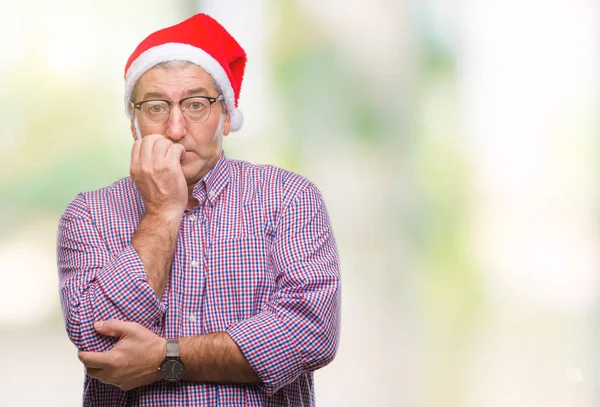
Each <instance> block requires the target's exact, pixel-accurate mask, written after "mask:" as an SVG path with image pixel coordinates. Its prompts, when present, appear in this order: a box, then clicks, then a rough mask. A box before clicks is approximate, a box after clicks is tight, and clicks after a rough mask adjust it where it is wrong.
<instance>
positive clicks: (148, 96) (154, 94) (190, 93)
mask: <svg viewBox="0 0 600 407" xmlns="http://www.w3.org/2000/svg"><path fill="white" fill-rule="evenodd" d="M185 94H186V96H193V95H199V94H204V95H208V90H206V88H203V87H202V86H199V87H197V88H193V89H189V90H187V91H186V92H185ZM148 99H166V98H165V95H163V94H162V93H160V92H147V93H145V94H144V97H143V98H142V100H148Z"/></svg>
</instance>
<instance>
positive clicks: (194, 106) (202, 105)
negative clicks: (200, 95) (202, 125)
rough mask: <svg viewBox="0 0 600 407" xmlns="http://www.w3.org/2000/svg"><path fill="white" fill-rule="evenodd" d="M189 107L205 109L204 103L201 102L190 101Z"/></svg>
mask: <svg viewBox="0 0 600 407" xmlns="http://www.w3.org/2000/svg"><path fill="white" fill-rule="evenodd" d="M188 109H190V110H202V109H204V104H202V103H201V102H192V103H190V106H189V107H188Z"/></svg>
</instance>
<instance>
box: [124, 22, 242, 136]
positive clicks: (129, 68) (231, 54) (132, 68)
mask: <svg viewBox="0 0 600 407" xmlns="http://www.w3.org/2000/svg"><path fill="white" fill-rule="evenodd" d="M172 60H182V61H189V62H192V63H194V64H196V65H198V66H200V67H202V68H203V69H204V70H205V71H206V72H207V73H208V74H210V76H212V77H213V79H214V80H215V82H216V83H217V85H218V86H219V88H220V89H221V92H222V93H223V98H224V101H225V105H226V106H227V111H228V112H229V115H230V116H231V131H237V130H239V129H240V128H241V127H242V124H243V122H244V117H243V116H242V112H240V111H239V110H238V108H237V106H238V98H239V96H240V89H241V87H242V78H243V77H244V68H245V67H246V53H245V52H244V50H243V49H242V47H241V46H240V44H238V43H237V41H236V40H235V39H234V38H233V37H232V36H231V35H230V34H229V33H228V32H227V30H225V28H223V26H222V25H221V24H219V23H218V22H217V21H215V20H214V19H213V18H212V17H210V16H208V15H206V14H196V15H195V16H193V17H190V18H188V19H187V20H185V21H183V22H181V23H179V24H177V25H174V26H171V27H167V28H164V29H162V30H159V31H156V32H155V33H152V34H150V35H149V36H148V37H147V38H146V39H145V40H144V41H142V42H141V43H140V45H138V46H137V48H136V49H135V51H134V52H133V54H131V56H130V57H129V60H128V61H127V65H126V66H125V111H126V114H127V117H129V118H131V116H130V114H131V113H130V102H131V100H130V98H131V92H132V91H133V87H134V86H135V84H136V82H137V81H138V79H140V77H141V76H142V75H143V74H144V73H145V72H146V71H148V70H149V69H150V68H152V67H154V66H155V65H157V64H159V63H161V62H165V61H172Z"/></svg>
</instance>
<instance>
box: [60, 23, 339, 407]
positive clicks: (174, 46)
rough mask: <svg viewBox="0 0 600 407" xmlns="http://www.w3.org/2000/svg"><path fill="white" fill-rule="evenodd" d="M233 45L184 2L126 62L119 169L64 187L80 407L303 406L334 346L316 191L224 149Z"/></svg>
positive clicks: (232, 110)
mask: <svg viewBox="0 0 600 407" xmlns="http://www.w3.org/2000/svg"><path fill="white" fill-rule="evenodd" d="M245 65H246V54H245V52H244V50H243V49H242V48H241V47H240V45H239V44H238V43H237V41H236V40H235V39H234V38H233V37H232V36H231V35H230V34H229V33H228V32H227V31H226V30H225V29H224V28H223V27H222V26H221V25H220V24H219V23H217V22H216V21H215V20H214V19H212V18H211V17H209V16H207V15H204V14H198V15H195V16H193V17H191V18H189V19H187V20H185V21H183V22H182V23H180V24H177V25H174V26H172V27H168V28H165V29H163V30H160V31H157V32H155V33H153V34H151V35H150V36H148V37H147V38H146V39H145V40H144V41H142V42H141V43H140V44H139V46H138V47H137V49H136V50H135V51H134V52H133V54H132V55H131V57H130V58H129V60H128V62H127V65H126V68H125V103H126V112H127V114H128V116H129V117H130V119H131V133H132V135H133V138H134V143H133V147H132V150H131V167H130V177H126V178H123V179H121V180H118V181H116V182H115V183H114V184H112V185H111V186H108V187H106V188H102V189H99V190H96V191H92V192H86V193H82V194H79V195H78V196H77V197H76V198H75V199H74V200H73V201H72V202H71V203H70V205H69V206H68V207H67V209H66V211H65V213H64V214H63V216H62V217H61V220H60V225H59V229H58V239H57V246H58V256H57V258H58V269H59V276H60V294H61V302H62V307H63V314H64V318H65V322H66V328H67V333H68V335H69V338H70V339H71V341H72V342H73V343H74V344H75V345H76V346H77V348H78V349H79V350H80V351H79V358H80V359H81V361H82V362H83V364H84V365H85V368H86V376H85V382H84V396H83V404H84V405H86V406H111V407H115V406H156V405H164V406H167V405H168V406H175V405H177V406H192V405H193V406H238V405H239V406H242V405H243V406H312V405H314V403H315V400H314V386H313V371H314V370H316V369H318V368H320V367H322V366H325V365H326V364H328V363H329V362H330V361H331V360H332V359H333V358H334V356H335V353H336V350H337V346H338V340H339V323H340V315H339V313H340V274H339V264H338V255H337V249H336V245H335V240H334V237H333V233H332V230H331V226H330V221H329V217H328V214H327V211H326V208H325V204H324V202H323V199H322V196H321V194H320V192H319V191H318V189H317V188H316V187H315V186H314V184H312V183H311V182H310V181H308V180H307V179H306V178H303V177H301V176H299V175H296V174H294V173H291V172H289V171H285V170H282V169H280V168H276V167H273V166H268V165H253V164H250V163H248V162H244V161H236V160H228V159H227V158H226V156H225V155H224V153H223V150H222V138H223V137H224V136H227V135H228V134H229V133H230V132H233V131H237V130H239V129H240V128H241V127H242V124H243V119H242V114H241V112H240V111H239V110H238V108H237V102H238V97H239V94H240V89H241V84H242V78H243V74H244V69H245Z"/></svg>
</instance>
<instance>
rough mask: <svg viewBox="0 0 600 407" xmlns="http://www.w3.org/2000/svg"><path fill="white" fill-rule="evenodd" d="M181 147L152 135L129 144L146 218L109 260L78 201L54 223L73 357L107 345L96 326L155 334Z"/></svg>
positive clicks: (182, 196) (181, 201)
mask: <svg viewBox="0 0 600 407" xmlns="http://www.w3.org/2000/svg"><path fill="white" fill-rule="evenodd" d="M184 150H185V149H184V147H183V146H181V145H178V144H174V143H172V142H171V141H169V140H167V139H166V138H164V137H162V136H160V135H150V136H147V137H144V139H142V140H138V141H136V142H135V143H134V145H133V148H132V153H131V177H132V179H133V180H134V182H135V185H136V188H137V190H138V192H139V193H140V195H141V196H142V199H143V200H144V204H145V208H146V214H145V216H144V218H143V219H142V221H141V222H140V224H139V225H138V229H137V231H136V232H135V234H134V236H133V238H132V240H131V243H130V244H128V245H126V246H125V247H124V249H123V250H122V252H121V253H119V254H117V255H116V256H113V255H112V254H111V253H110V252H109V251H108V248H107V247H106V242H105V241H104V240H103V238H102V236H100V234H99V233H98V230H97V228H96V226H95V220H93V219H92V217H91V214H90V212H89V210H88V207H87V203H86V201H85V198H84V196H83V195H79V196H78V197H77V198H76V199H75V200H74V201H73V202H72V203H71V204H70V205H69V207H68V208H67V210H66V211H65V214H64V215H63V216H62V217H61V221H60V224H59V229H58V239H57V260H58V268H59V278H60V292H61V303H62V308H63V314H64V317H65V321H66V325H67V332H68V334H69V337H70V339H71V341H72V342H73V343H74V344H75V345H76V346H77V348H79V349H80V350H96V351H103V350H106V349H108V348H110V347H111V346H112V345H113V344H114V342H115V341H114V340H113V339H112V338H108V337H103V336H101V335H98V334H97V333H96V332H95V331H94V329H93V327H92V325H93V323H94V322H96V321H99V320H107V319H120V320H125V321H135V322H138V323H140V324H141V325H143V326H145V327H147V328H148V329H150V330H152V331H153V332H156V333H161V331H162V326H161V323H162V321H163V316H164V313H165V309H164V306H163V304H162V303H161V301H160V297H162V295H163V293H164V290H165V287H166V284H167V281H168V277H169V271H170V268H171V261H172V258H173V253H174V251H175V246H176V242H177V234H178V231H179V224H180V222H181V216H182V214H183V211H184V210H185V205H186V202H187V184H186V181H185V177H184V176H183V172H182V170H181V164H180V161H179V160H180V157H181V154H182V152H183V151H184Z"/></svg>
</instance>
